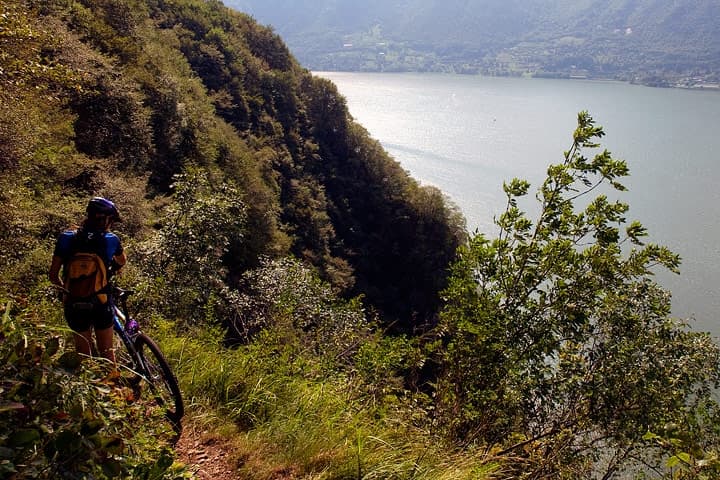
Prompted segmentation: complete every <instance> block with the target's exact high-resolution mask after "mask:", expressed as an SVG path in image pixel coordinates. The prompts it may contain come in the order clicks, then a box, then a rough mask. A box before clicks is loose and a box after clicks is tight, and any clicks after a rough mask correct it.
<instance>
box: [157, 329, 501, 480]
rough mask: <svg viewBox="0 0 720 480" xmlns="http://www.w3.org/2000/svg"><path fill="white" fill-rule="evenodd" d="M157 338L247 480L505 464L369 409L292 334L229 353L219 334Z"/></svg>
mask: <svg viewBox="0 0 720 480" xmlns="http://www.w3.org/2000/svg"><path fill="white" fill-rule="evenodd" d="M153 335H156V336H158V338H159V339H160V341H161V343H162V347H163V349H164V351H165V352H166V354H167V356H168V357H169V358H170V359H171V360H172V362H173V366H174V368H175V371H176V373H177V375H178V378H179V380H180V384H181V387H182V390H183V393H184V396H185V398H186V400H187V402H188V404H189V407H190V408H189V411H190V415H191V419H190V421H192V422H200V423H204V424H205V425H204V427H205V428H215V429H216V430H218V431H224V432H225V435H226V436H227V437H228V440H229V442H230V443H231V444H232V445H233V449H234V452H233V454H234V457H235V460H236V461H237V464H238V465H239V467H238V468H239V469H238V475H240V476H241V478H246V479H253V480H256V479H258V480H260V479H268V480H269V479H275V478H295V479H305V480H309V479H317V480H320V479H322V480H341V479H343V480H344V479H348V480H349V479H357V480H361V479H362V480H371V479H384V480H392V479H398V480H399V479H407V480H411V479H414V480H450V479H452V480H462V479H476V480H486V479H491V478H498V477H497V476H496V474H498V473H499V464H496V463H495V462H493V461H492V459H490V458H489V457H487V456H486V455H484V454H482V453H468V452H464V453H461V454H458V453H453V449H452V447H451V446H448V445H445V444H444V443H443V442H442V441H441V440H440V438H439V437H438V436H435V435H433V432H432V431H430V430H429V429H427V427H422V428H421V427H420V426H417V425H415V424H414V423H413V422H412V421H411V416H410V415H409V414H408V411H409V410H407V409H404V408H403V405H402V402H401V401H398V400H397V399H396V400H395V401H394V404H393V406H392V408H388V407H387V405H378V404H377V403H376V402H365V401H363V400H362V399H363V398H365V397H364V395H363V394H364V392H363V388H364V387H363V385H362V384H361V383H360V382H358V381H356V380H354V379H352V378H350V377H349V376H348V375H347V374H345V373H343V372H342V371H324V372H319V370H318V368H317V365H315V364H314V362H313V359H312V358H311V357H310V356H309V355H305V354H303V352H302V351H301V350H300V349H298V348H297V346H296V345H293V343H292V339H288V338H287V337H286V336H282V335H276V334H272V333H269V334H267V335H265V336H263V337H262V338H259V339H258V340H256V341H255V342H254V343H253V344H251V345H247V346H243V347H239V348H235V349H226V348H224V347H223V346H222V345H221V342H220V339H221V338H222V336H221V334H220V332H202V333H198V334H197V335H194V336H184V337H182V338H180V337H178V336H176V335H174V334H173V333H172V331H171V330H170V329H169V328H167V326H166V328H162V326H161V328H160V329H159V331H158V332H157V333H155V332H153Z"/></svg>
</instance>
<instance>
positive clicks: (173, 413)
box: [135, 333, 185, 428]
mask: <svg viewBox="0 0 720 480" xmlns="http://www.w3.org/2000/svg"><path fill="white" fill-rule="evenodd" d="M135 348H136V349H137V351H138V353H139V354H140V358H141V359H142V362H143V364H144V367H145V369H146V372H145V375H146V380H147V383H148V385H149V386H150V389H151V390H152V393H153V395H154V397H155V401H156V402H157V404H158V405H159V406H160V407H161V408H164V409H165V413H166V415H167V417H168V419H169V420H170V421H171V422H173V423H174V424H175V426H176V427H177V428H180V419H181V418H182V417H183V415H184V414H185V407H184V405H183V401H182V396H181V394H180V387H179V386H178V382H177V378H175V375H174V374H173V373H172V370H171V369H170V365H169V364H168V362H167V360H165V357H164V356H163V354H162V352H161V351H160V348H159V347H158V346H157V345H156V344H155V342H153V341H152V339H150V337H148V336H147V335H145V334H144V333H141V334H140V335H138V337H137V339H135Z"/></svg>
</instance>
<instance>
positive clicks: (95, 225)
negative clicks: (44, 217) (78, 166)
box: [48, 197, 126, 363]
mask: <svg viewBox="0 0 720 480" xmlns="http://www.w3.org/2000/svg"><path fill="white" fill-rule="evenodd" d="M86 213H87V217H86V218H85V220H84V221H83V223H82V225H81V226H80V227H79V228H77V229H70V230H66V231H64V232H63V233H61V234H60V236H59V237H58V239H57V242H56V243H55V251H54V252H53V257H52V262H51V265H50V271H49V272H48V274H49V277H50V281H51V282H52V283H53V284H55V285H58V286H59V287H62V288H63V289H64V291H65V295H64V314H65V320H66V321H67V323H68V325H69V326H70V328H71V329H72V330H73V332H74V335H73V337H74V340H75V349H76V350H77V352H78V353H80V354H83V355H88V356H89V355H91V352H92V350H91V345H92V334H93V331H94V332H95V340H96V343H97V348H98V351H99V353H100V355H102V356H103V357H105V358H107V359H109V360H111V361H112V362H113V363H115V352H114V350H113V329H112V322H113V309H112V303H111V302H112V299H111V298H110V295H109V291H108V290H109V287H108V285H107V280H108V278H109V276H110V274H111V273H113V272H114V273H117V272H119V270H120V269H121V268H122V267H123V266H124V265H125V261H126V257H125V253H124V251H123V247H122V244H121V242H120V239H119V238H118V237H117V235H115V234H114V233H112V232H111V231H110V228H111V227H112V226H113V224H114V223H116V222H120V221H121V220H120V213H119V212H118V209H117V207H116V206H115V204H114V203H113V202H111V201H110V200H108V199H106V198H102V197H94V198H92V199H91V200H90V201H89V202H88V205H87V209H86ZM79 257H83V259H84V261H86V263H85V266H84V267H83V268H85V270H86V271H87V265H88V264H92V261H93V258H95V261H96V262H97V263H98V268H97V269H96V272H95V273H94V274H92V275H94V277H93V281H94V282H96V283H95V284H94V285H95V286H94V287H93V289H92V290H91V293H90V295H87V296H84V297H83V298H81V299H80V300H78V297H77V295H76V296H75V297H73V281H74V279H73V277H72V275H71V273H72V272H73V271H74V269H75V267H74V266H73V265H74V263H73V262H76V259H77V258H79ZM98 257H99V260H98ZM88 259H90V260H88ZM99 262H102V264H99ZM61 269H62V270H63V277H62V278H61V277H60V270H61ZM75 270H77V269H75ZM99 270H102V271H101V272H100V271H99ZM87 277H88V275H85V280H81V281H87Z"/></svg>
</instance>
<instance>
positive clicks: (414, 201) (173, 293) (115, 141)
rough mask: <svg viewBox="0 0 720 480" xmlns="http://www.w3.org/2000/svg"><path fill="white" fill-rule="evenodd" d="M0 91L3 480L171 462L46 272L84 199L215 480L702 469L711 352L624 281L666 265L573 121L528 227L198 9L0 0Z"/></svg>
mask: <svg viewBox="0 0 720 480" xmlns="http://www.w3.org/2000/svg"><path fill="white" fill-rule="evenodd" d="M0 83H1V85H0V167H1V168H0V373H1V377H2V380H0V476H1V477H2V478H18V479H20V478H23V479H24V478H42V479H56V478H69V479H90V478H98V479H102V478H131V479H138V478H141V479H151V478H152V479H156V478H167V479H171V478H173V479H174V478H188V477H191V476H192V474H191V471H190V470H189V469H188V468H187V467H186V466H184V465H182V464H180V463H178V462H177V461H175V452H174V450H173V441H174V438H173V435H174V433H173V432H172V431H171V430H170V429H169V426H168V425H166V422H164V421H163V419H162V417H161V416H160V415H159V414H158V412H153V411H149V410H147V409H146V405H145V404H144V403H142V402H138V401H136V400H137V399H135V398H134V397H133V396H132V395H128V392H127V391H126V390H124V389H123V388H122V387H118V386H117V385H113V384H111V383H108V379H107V375H108V373H109V371H110V369H111V367H112V366H111V365H108V364H107V362H104V361H102V360H100V359H83V360H82V361H80V360H81V359H80V358H79V357H78V356H77V355H76V354H75V353H74V352H73V348H72V342H71V341H68V340H69V335H68V334H69V332H68V329H67V327H66V326H65V323H64V320H63V318H62V308H61V305H60V304H59V302H58V301H57V298H56V293H55V292H54V291H53V290H52V289H50V286H49V282H48V280H47V279H46V275H47V274H46V271H47V268H48V266H49V261H50V257H51V255H52V249H53V245H54V241H55V238H56V236H57V235H58V233H59V232H61V231H62V230H63V229H65V228H67V227H68V226H71V225H73V224H77V223H78V222H79V221H80V220H81V219H82V217H83V212H84V208H85V205H86V203H87V200H88V199H89V198H90V197H91V196H93V195H103V196H107V197H109V198H111V199H113V200H115V201H116V202H117V204H118V205H119V207H120V210H121V212H122V215H123V218H124V221H123V223H121V224H119V225H118V228H117V232H118V234H119V235H120V236H121V238H122V240H123V242H124V245H125V246H126V249H127V252H128V256H129V259H130V261H129V265H128V266H127V267H126V269H125V271H124V272H123V274H122V275H121V276H120V277H119V278H118V280H117V281H118V282H119V283H120V284H121V285H124V286H131V287H132V288H133V289H134V290H136V292H137V293H136V295H135V296H134V297H133V307H134V310H133V311H134V312H136V314H137V318H138V319H139V320H140V322H141V324H142V326H143V328H144V329H145V331H147V332H148V333H150V334H151V335H152V337H153V338H154V339H156V340H157V341H158V343H159V344H160V345H161V346H162V349H163V351H164V352H165V354H166V356H167V357H168V359H169V360H170V361H171V364H172V367H173V369H174V371H175V372H176V374H177V376H178V379H179V382H180V385H181V389H182V391H183V395H184V398H185V402H186V405H187V411H188V414H187V416H186V419H185V425H186V428H198V429H203V430H208V431H212V432H213V435H216V436H218V437H222V438H223V439H224V441H226V442H228V444H229V445H231V447H232V453H231V455H232V463H233V464H234V465H236V467H237V468H236V471H235V472H233V473H234V474H235V475H236V477H237V478H239V479H267V480H270V479H280V478H285V479H289V478H296V479H307V480H309V479H320V478H322V479H332V480H340V479H358V480H359V479H367V480H370V479H423V480H424V479H427V480H449V479H453V480H455V479H477V480H484V479H511V478H527V479H543V478H567V479H570V478H616V477H617V476H618V475H621V474H628V473H629V472H630V473H632V472H636V471H643V472H647V475H650V476H651V478H673V479H678V478H713V477H714V476H716V475H718V473H720V460H719V458H720V457H719V455H720V428H719V427H720V420H719V419H720V417H719V414H720V410H719V409H718V404H717V402H716V400H715V397H714V392H715V391H716V390H715V389H716V388H717V387H718V383H719V381H720V349H719V348H718V346H717V345H716V344H715V343H714V342H713V340H712V339H711V338H710V337H709V336H708V335H707V334H704V333H700V332H693V331H688V330H687V327H686V325H685V324H683V323H682V322H681V321H679V320H676V319H673V318H671V317H669V312H670V298H669V294H668V293H667V292H665V291H663V290H662V289H661V288H660V287H659V286H658V285H656V284H655V283H654V281H653V278H652V272H653V271H654V270H655V269H657V268H668V269H670V270H673V271H676V270H677V268H678V265H679V259H678V258H677V257H676V256H675V255H674V254H672V252H669V251H668V250H667V249H665V248H663V247H661V246H658V245H655V244H652V243H649V242H647V239H646V236H647V232H645V230H644V229H643V227H642V225H641V224H640V223H638V222H627V221H626V219H625V214H626V213H627V211H628V206H627V205H624V204H622V203H619V202H613V201H611V200H609V199H608V198H607V197H606V196H604V195H600V194H598V193H597V192H600V191H605V190H603V189H607V190H612V189H617V190H622V189H624V187H623V185H622V182H623V178H624V177H625V176H626V175H627V174H628V167H627V165H626V164H625V162H623V161H619V160H616V159H614V158H613V157H612V155H611V154H610V153H609V152H606V151H603V150H602V149H601V148H600V145H599V143H598V142H599V141H600V139H601V138H602V137H603V135H604V132H603V130H602V128H601V127H599V126H597V125H595V122H594V120H593V119H592V117H591V116H590V115H589V114H588V113H585V112H581V113H580V114H579V115H578V127H577V129H576V130H575V131H574V132H572V135H571V137H570V139H569V145H570V147H569V148H568V150H567V151H566V152H565V154H564V155H563V154H562V150H563V146H559V152H560V153H559V159H560V161H559V163H558V164H556V165H552V166H550V167H549V169H548V177H547V179H546V181H545V182H544V183H543V184H542V185H540V186H539V190H538V194H537V197H536V198H537V199H538V200H539V201H540V208H538V209H536V210H537V211H539V212H540V214H539V216H538V218H536V219H530V218H528V217H527V216H526V214H525V213H524V212H523V210H522V209H521V206H522V205H524V204H525V202H527V199H525V196H526V194H527V193H528V192H529V189H530V186H529V185H528V184H527V183H526V182H524V181H521V180H512V181H509V182H508V183H507V184H506V185H504V189H505V192H506V194H507V198H508V204H507V210H506V212H505V213H504V214H503V215H502V216H500V217H499V218H498V220H497V224H498V230H499V232H500V234H499V236H498V237H497V238H487V237H485V236H484V235H483V234H482V233H475V234H473V235H470V234H468V233H467V232H465V229H464V225H463V219H462V216H461V215H460V214H459V212H458V211H457V209H456V208H455V207H454V206H452V205H451V204H449V203H448V202H447V201H446V200H445V199H444V197H443V195H442V194H441V192H439V191H438V190H436V189H434V188H428V187H422V186H420V185H419V184H418V183H417V182H416V181H415V180H413V179H412V178H410V177H409V176H408V174H407V173H406V172H405V171H404V170H403V169H402V168H401V167H400V166H399V165H398V164H397V163H396V162H395V161H394V160H392V159H391V158H389V157H388V155H387V154H386V153H385V152H384V151H383V149H382V148H381V146H380V145H379V143H378V142H376V141H374V140H372V139H371V138H369V136H368V134H367V132H366V131H365V130H364V129H363V128H362V126H360V125H358V124H357V123H355V122H354V121H353V120H352V118H351V117H350V115H349V114H348V111H347V107H346V105H345V101H344V99H343V98H342V97H341V96H340V95H339V94H338V92H337V89H336V88H335V86H334V85H333V84H332V83H331V82H329V81H327V80H324V79H320V78H316V77H314V76H312V75H311V74H310V73H309V72H308V71H307V70H305V69H303V68H302V67H300V66H299V64H298V62H297V61H296V60H295V59H294V57H293V56H292V55H290V53H289V51H288V49H287V47H286V46H285V45H284V43H283V42H282V40H281V39H280V38H279V37H278V36H277V35H276V34H274V33H273V32H272V30H271V29H269V28H267V27H263V26H261V25H258V24H257V23H256V22H255V21H254V20H253V19H251V18H250V17H248V16H247V15H245V14H241V13H238V12H235V11H232V10H229V9H227V8H225V7H224V6H223V4H222V3H220V2H216V1H202V0H173V1H169V0H82V1H76V0H49V1H48V0H42V1H40V0H8V1H5V2H3V3H2V5H0ZM601 185H602V187H601ZM598 187H599V188H598ZM592 195H597V197H595V198H591V196H592ZM578 199H579V200H578ZM576 202H577V203H578V205H576ZM580 205H582V207H580ZM534 210H535V209H534ZM703 476H705V477H703Z"/></svg>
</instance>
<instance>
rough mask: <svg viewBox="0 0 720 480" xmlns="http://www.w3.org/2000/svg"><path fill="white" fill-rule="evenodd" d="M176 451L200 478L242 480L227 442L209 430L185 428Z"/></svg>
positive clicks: (205, 479) (204, 479) (206, 479)
mask: <svg viewBox="0 0 720 480" xmlns="http://www.w3.org/2000/svg"><path fill="white" fill-rule="evenodd" d="M175 451H176V452H177V455H178V458H179V459H180V461H182V462H183V463H185V464H186V465H187V466H188V469H189V470H190V471H191V472H193V473H194V474H195V477H196V478H197V479H199V480H210V479H212V480H241V477H240V476H239V475H238V474H237V469H236V467H235V465H233V462H232V460H231V458H230V454H229V449H228V448H227V446H226V445H225V443H224V442H223V441H222V440H221V439H218V437H216V436H213V435H212V434H209V433H208V432H203V431H200V430H197V429H194V428H192V427H189V428H184V429H183V432H182V435H181V436H180V439H179V440H178V442H177V444H176V445H175Z"/></svg>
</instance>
